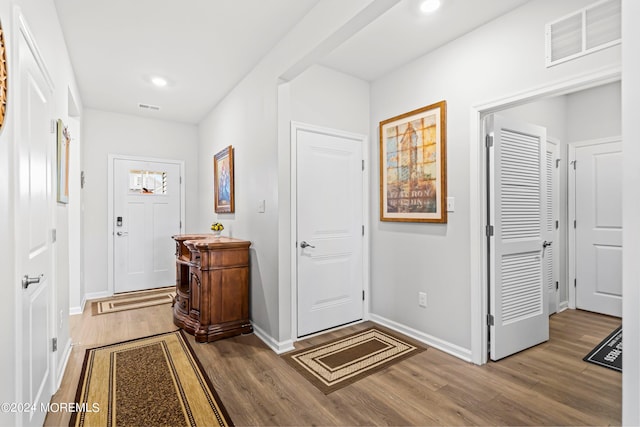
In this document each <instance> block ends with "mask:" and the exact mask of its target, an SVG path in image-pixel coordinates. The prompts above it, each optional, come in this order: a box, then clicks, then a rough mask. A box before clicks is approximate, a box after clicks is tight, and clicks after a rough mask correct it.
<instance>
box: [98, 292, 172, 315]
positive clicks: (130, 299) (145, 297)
mask: <svg viewBox="0 0 640 427" xmlns="http://www.w3.org/2000/svg"><path fill="white" fill-rule="evenodd" d="M175 296H176V288H175V287H173V286H171V287H169V288H159V289H151V290H148V291H136V292H127V293H124V294H119V295H114V296H112V297H109V298H102V299H97V300H93V301H91V315H92V316H96V315H98V314H106V313H114V312H116V311H124V310H133V309H136V308H143V307H150V306H152V305H158V304H168V303H173V299H174V298H175Z"/></svg>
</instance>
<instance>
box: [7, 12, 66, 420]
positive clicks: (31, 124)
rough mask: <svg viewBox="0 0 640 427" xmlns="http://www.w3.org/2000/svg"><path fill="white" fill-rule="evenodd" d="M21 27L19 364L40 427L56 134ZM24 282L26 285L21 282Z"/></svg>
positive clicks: (25, 397)
mask: <svg viewBox="0 0 640 427" xmlns="http://www.w3.org/2000/svg"><path fill="white" fill-rule="evenodd" d="M22 25H23V24H22V22H21V23H20V35H19V41H18V55H19V61H18V67H19V77H18V79H17V80H14V81H17V82H19V92H18V93H19V99H18V104H19V105H18V106H17V107H18V108H17V112H18V117H17V127H16V132H17V135H16V137H17V138H16V150H17V152H16V154H17V156H18V164H17V169H18V170H17V174H16V176H17V195H16V215H15V218H16V236H18V238H17V239H16V246H17V247H16V249H17V254H16V260H17V273H18V274H19V275H20V278H18V280H17V282H18V283H15V284H14V285H15V286H20V287H21V288H22V306H21V308H20V309H19V310H18V313H21V314H20V317H21V318H20V319H19V328H18V335H19V336H21V337H20V338H19V339H21V340H22V342H21V345H19V346H18V350H17V355H18V360H19V363H20V364H21V371H22V372H20V374H19V376H20V378H21V384H20V387H21V393H20V400H19V404H30V405H35V410H34V411H29V410H25V411H23V412H22V414H21V416H22V424H23V425H25V426H30V425H34V426H35V425H42V423H43V422H44V417H45V415H46V412H42V411H40V408H41V406H40V405H41V404H42V403H46V402H49V400H50V398H51V395H52V393H53V390H52V388H53V381H52V378H53V369H52V363H51V355H52V348H51V341H50V339H51V334H52V325H51V324H52V321H51V319H52V313H53V308H52V304H53V303H52V296H51V295H52V292H53V289H52V288H53V283H52V277H53V276H52V270H53V269H52V265H53V262H52V260H53V253H52V252H53V241H52V228H53V221H52V214H53V200H52V187H53V179H52V176H53V171H52V165H53V164H54V156H53V154H52V149H53V147H54V146H55V141H56V138H55V133H53V132H51V98H52V92H53V89H52V86H51V85H50V84H49V81H50V80H48V79H47V76H48V75H47V74H46V71H45V70H46V68H45V67H44V63H42V61H41V59H40V56H39V54H38V51H37V49H35V45H34V43H33V40H32V39H31V38H30V36H29V33H28V31H27V30H26V28H25V27H23V26H22ZM21 282H22V283H21Z"/></svg>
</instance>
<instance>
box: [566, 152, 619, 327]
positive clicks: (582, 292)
mask: <svg viewBox="0 0 640 427" xmlns="http://www.w3.org/2000/svg"><path fill="white" fill-rule="evenodd" d="M574 159H575V163H574V165H575V206H576V207H575V220H576V230H575V247H576V254H575V256H576V258H575V263H576V277H575V279H576V282H575V283H576V307H577V308H581V309H584V310H589V311H594V312H597V313H603V314H608V315H611V316H619V317H620V316H622V142H621V141H609V142H601V143H594V144H588V145H578V146H576V147H575V157H574Z"/></svg>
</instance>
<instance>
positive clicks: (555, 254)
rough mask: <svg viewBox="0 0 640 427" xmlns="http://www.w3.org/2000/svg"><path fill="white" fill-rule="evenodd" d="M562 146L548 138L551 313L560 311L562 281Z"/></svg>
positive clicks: (547, 236) (547, 250) (546, 233)
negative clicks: (559, 290)
mask: <svg viewBox="0 0 640 427" xmlns="http://www.w3.org/2000/svg"><path fill="white" fill-rule="evenodd" d="M559 163H560V148H559V144H558V142H557V141H552V140H551V139H547V149H546V157H545V168H546V172H547V177H546V186H547V188H546V190H547V194H546V195H547V209H546V210H545V215H546V225H545V229H544V234H543V235H544V237H543V238H544V240H545V241H546V242H548V243H549V245H548V246H546V247H545V248H544V287H545V289H547V293H548V301H549V315H551V314H553V313H556V312H557V311H558V305H559V295H558V294H559V292H558V288H559V282H560V271H559V270H560V256H559V255H560V252H561V248H560V239H559V234H560V232H559V229H560V214H559V212H558V211H559V206H560V194H559V193H560V191H559V187H560V173H559V171H560V168H559V166H560V164H559Z"/></svg>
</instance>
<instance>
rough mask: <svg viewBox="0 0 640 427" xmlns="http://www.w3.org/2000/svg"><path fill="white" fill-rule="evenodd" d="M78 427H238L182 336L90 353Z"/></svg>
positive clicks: (75, 421) (78, 399)
mask: <svg viewBox="0 0 640 427" xmlns="http://www.w3.org/2000/svg"><path fill="white" fill-rule="evenodd" d="M75 402H76V405H75V406H76V410H77V411H78V412H74V414H73V416H72V418H71V422H70V425H73V426H159V425H169V426H226V425H232V422H231V419H230V418H229V415H228V414H227V411H226V410H225V408H224V406H223V405H222V402H221V401H220V398H219V397H218V395H217V393H216V391H215V390H214V388H213V386H212V385H211V382H210V381H209V378H208V377H207V375H206V373H205V372H204V370H203V368H202V366H201V365H200V362H199V361H198V359H197V358H196V357H195V354H194V353H193V350H192V349H191V347H190V346H189V343H188V342H187V341H186V340H185V338H184V336H183V335H182V332H181V331H175V332H169V333H166V334H161V335H156V336H152V337H147V338H141V339H137V340H132V341H127V342H122V343H118V344H112V345H108V346H104V347H98V348H94V349H88V350H87V352H86V355H85V360H84V365H83V367H82V374H81V375H80V383H79V384H78V389H77V391H76V400H75Z"/></svg>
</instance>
